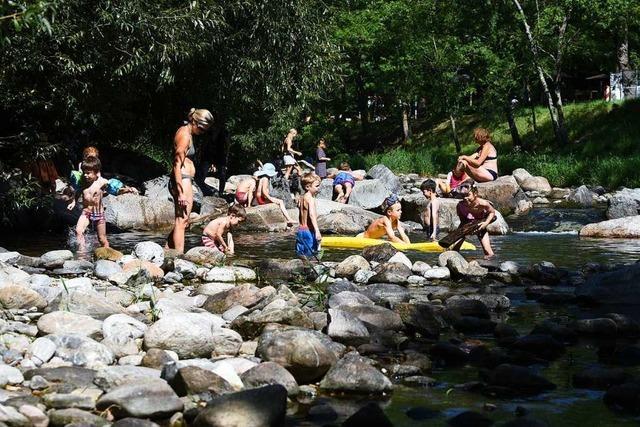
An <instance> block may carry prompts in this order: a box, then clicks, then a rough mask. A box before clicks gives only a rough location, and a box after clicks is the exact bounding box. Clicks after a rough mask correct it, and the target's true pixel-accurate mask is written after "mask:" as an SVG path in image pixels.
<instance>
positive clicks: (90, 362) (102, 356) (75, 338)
mask: <svg viewBox="0 0 640 427" xmlns="http://www.w3.org/2000/svg"><path fill="white" fill-rule="evenodd" d="M47 339H49V340H51V341H53V343H54V344H55V345H56V347H57V348H56V353H55V355H56V356H58V357H60V358H62V359H63V360H66V361H69V362H71V363H73V364H74V365H75V366H83V367H87V368H97V367H101V366H104V365H110V364H112V363H113V359H114V356H113V353H112V352H111V350H109V348H107V347H106V346H105V345H103V344H101V343H99V342H97V341H94V340H92V339H91V338H89V337H85V336H82V335H63V334H57V335H47Z"/></svg>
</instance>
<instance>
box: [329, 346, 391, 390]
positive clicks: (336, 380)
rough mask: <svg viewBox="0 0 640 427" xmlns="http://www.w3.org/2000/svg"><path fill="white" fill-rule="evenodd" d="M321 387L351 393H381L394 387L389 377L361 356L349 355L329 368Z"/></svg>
mask: <svg viewBox="0 0 640 427" xmlns="http://www.w3.org/2000/svg"><path fill="white" fill-rule="evenodd" d="M320 388H322V389H324V390H331V391H343V392H349V393H367V394H369V393H373V394H379V393H384V392H387V391H391V390H392V389H393V385H392V384H391V381H390V380H389V378H387V377H386V376H385V375H384V374H382V373H381V372H380V371H378V370H377V369H376V368H374V367H373V366H371V365H370V363H368V361H367V360H366V359H365V358H363V357H360V356H350V355H347V356H346V357H345V358H343V359H341V360H339V361H338V362H337V363H336V364H335V365H333V366H332V367H331V369H329V371H328V372H327V374H326V375H325V377H324V378H323V379H322V381H321V382H320Z"/></svg>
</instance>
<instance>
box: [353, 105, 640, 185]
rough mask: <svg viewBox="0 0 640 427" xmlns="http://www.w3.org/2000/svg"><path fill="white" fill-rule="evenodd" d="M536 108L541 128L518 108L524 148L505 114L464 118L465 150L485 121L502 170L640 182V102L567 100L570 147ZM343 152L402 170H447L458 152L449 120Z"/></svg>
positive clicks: (570, 179)
mask: <svg viewBox="0 0 640 427" xmlns="http://www.w3.org/2000/svg"><path fill="white" fill-rule="evenodd" d="M535 112H536V119H537V133H536V132H534V129H533V124H532V119H531V112H530V110H529V109H528V108H519V109H518V110H517V112H516V125H517V127H518V130H519V132H520V136H521V138H522V140H523V144H524V146H525V150H526V151H525V152H519V151H517V150H514V147H513V144H512V141H511V134H510V132H509V128H508V125H507V123H506V120H504V118H503V117H496V116H488V117H481V116H465V117H463V118H461V119H460V120H459V121H458V135H459V138H460V140H461V141H462V143H463V146H462V151H463V153H472V152H474V151H475V149H476V145H475V143H473V136H472V135H473V129H474V128H476V127H478V126H482V127H486V128H488V129H490V130H491V132H492V135H493V141H494V144H495V145H496V148H497V149H498V155H499V166H500V174H501V175H504V174H509V173H511V172H512V171H513V170H514V169H516V168H520V167H523V168H525V169H527V170H528V171H529V172H531V173H532V174H534V175H541V176H544V177H546V178H547V179H549V181H550V183H551V184H552V185H554V186H577V185H582V184H587V185H602V186H604V187H606V188H609V189H615V188H617V187H620V186H626V187H640V102H638V101H630V102H626V103H624V104H612V103H607V102H604V101H592V102H582V103H574V104H568V105H566V106H565V120H566V124H567V129H568V133H569V139H570V141H571V142H570V145H569V146H567V147H558V146H557V144H556V142H555V139H554V136H553V130H552V127H551V122H550V120H549V113H548V111H547V110H546V108H544V107H542V106H539V107H536V109H535ZM343 157H345V158H346V157H348V158H349V160H351V162H352V165H353V166H355V167H357V166H360V167H365V168H369V167H371V166H373V165H374V164H377V163H383V164H385V165H387V166H388V167H389V168H391V169H392V170H394V171H395V172H397V173H408V172H416V173H419V174H422V175H436V174H438V173H447V172H448V171H449V170H450V169H451V167H452V166H453V164H454V163H455V159H456V157H457V154H456V152H455V147H454V145H453V141H452V135H451V129H450V126H449V122H448V121H447V122H443V123H440V124H438V125H436V126H435V127H433V128H431V129H427V130H425V131H423V132H421V133H416V134H415V135H414V139H413V140H412V141H411V142H410V143H409V144H405V145H403V146H396V147H394V148H390V149H387V150H385V151H382V152H370V153H367V154H365V155H359V154H355V155H350V156H346V155H344V156H343Z"/></svg>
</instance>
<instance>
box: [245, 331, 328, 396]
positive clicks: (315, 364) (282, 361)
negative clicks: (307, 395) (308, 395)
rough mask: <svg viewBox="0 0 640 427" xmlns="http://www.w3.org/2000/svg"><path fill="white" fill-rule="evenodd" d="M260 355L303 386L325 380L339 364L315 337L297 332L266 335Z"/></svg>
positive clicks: (312, 334)
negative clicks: (287, 372) (326, 374)
mask: <svg viewBox="0 0 640 427" xmlns="http://www.w3.org/2000/svg"><path fill="white" fill-rule="evenodd" d="M256 355H257V356H258V357H260V358H262V359H263V360H265V361H271V362H276V363H278V364H279V365H281V366H283V367H284V368H285V369H287V370H288V371H289V372H291V374H292V375H293V376H294V378H295V379H296V381H298V383H302V384H306V383H309V382H312V381H317V380H319V379H320V378H322V376H323V375H324V374H325V373H326V372H327V371H328V370H329V368H330V367H331V365H333V364H334V363H335V361H336V355H335V354H334V353H333V352H332V351H331V350H330V349H329V348H328V347H327V345H325V343H324V342H322V341H321V340H320V339H319V338H318V337H317V336H316V335H315V334H314V333H312V332H311V331H306V330H296V329H294V330H285V331H265V332H263V333H262V335H261V336H260V339H259V340H258V348H257V349H256Z"/></svg>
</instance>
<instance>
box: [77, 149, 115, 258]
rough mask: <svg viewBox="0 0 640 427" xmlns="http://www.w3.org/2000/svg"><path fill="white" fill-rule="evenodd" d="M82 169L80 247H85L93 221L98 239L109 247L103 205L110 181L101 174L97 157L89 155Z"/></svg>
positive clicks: (82, 248) (79, 223) (79, 219)
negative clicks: (105, 190)
mask: <svg viewBox="0 0 640 427" xmlns="http://www.w3.org/2000/svg"><path fill="white" fill-rule="evenodd" d="M80 166H81V169H82V193H80V194H82V206H83V208H82V214H81V215H80V217H79V218H78V222H77V224H76V236H77V239H78V247H79V249H80V250H81V251H83V250H84V248H85V239H84V232H85V231H86V230H87V227H88V226H89V224H91V223H93V224H94V225H95V227H96V231H97V233H98V240H99V241H100V244H101V245H102V246H104V247H107V248H108V247H109V241H108V240H107V223H106V220H105V217H104V207H103V206H102V191H103V189H104V188H105V187H106V186H107V185H108V184H109V181H108V180H106V179H104V178H102V177H101V176H100V169H101V167H102V164H101V163H100V159H98V158H97V157H93V156H90V157H87V158H86V159H84V160H83V161H82V164H81V165H80Z"/></svg>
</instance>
